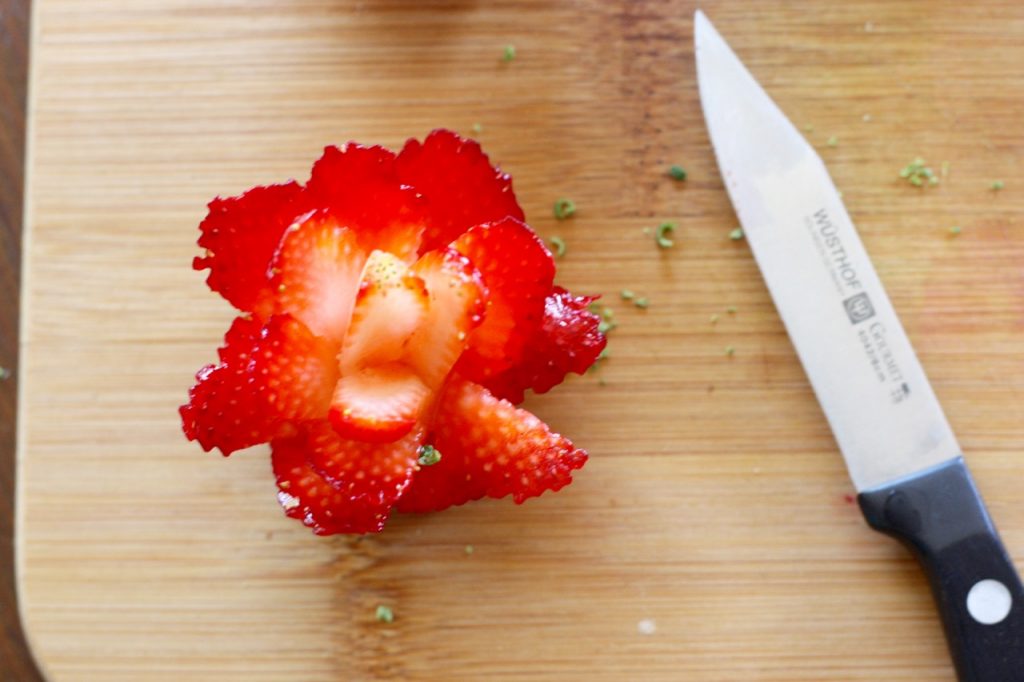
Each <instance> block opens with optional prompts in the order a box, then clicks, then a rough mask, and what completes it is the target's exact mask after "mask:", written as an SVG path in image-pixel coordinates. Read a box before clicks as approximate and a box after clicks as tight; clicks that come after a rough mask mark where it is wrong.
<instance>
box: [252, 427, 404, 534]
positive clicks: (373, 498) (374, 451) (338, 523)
mask: <svg viewBox="0 0 1024 682" xmlns="http://www.w3.org/2000/svg"><path fill="white" fill-rule="evenodd" d="M422 437H423V436H422V431H414V432H412V433H410V434H409V435H407V436H406V437H405V438H403V439H401V440H399V441H396V442H394V443H389V444H387V445H377V444H374V445H370V444H367V443H362V442H359V441H350V440H344V439H342V438H341V437H340V436H338V434H337V433H335V432H334V430H333V429H331V427H330V425H329V424H327V422H324V421H319V422H311V423H310V424H309V425H308V426H307V427H306V428H305V429H302V430H301V431H299V433H298V434H296V435H294V436H291V437H288V438H280V439H277V440H275V441H274V442H273V443H272V444H271V452H272V455H271V459H272V463H273V467H274V475H275V477H276V478H277V486H278V490H279V492H278V495H277V497H278V501H279V502H280V503H281V506H282V507H284V510H285V513H286V514H287V515H288V516H290V517H292V518H296V519H299V520H301V521H302V522H303V523H305V524H306V525H307V526H309V527H310V528H312V529H313V532H315V533H317V534H318V535H331V534H334V533H375V532H378V531H380V529H381V528H383V526H384V521H385V520H387V517H388V514H389V513H390V511H391V508H392V506H394V503H395V500H396V499H398V497H399V496H400V495H401V494H402V493H403V492H404V491H405V489H406V488H407V487H408V485H409V481H410V480H411V477H412V474H413V472H414V471H415V470H416V468H417V464H416V455H417V452H418V451H419V444H420V441H421V439H422Z"/></svg>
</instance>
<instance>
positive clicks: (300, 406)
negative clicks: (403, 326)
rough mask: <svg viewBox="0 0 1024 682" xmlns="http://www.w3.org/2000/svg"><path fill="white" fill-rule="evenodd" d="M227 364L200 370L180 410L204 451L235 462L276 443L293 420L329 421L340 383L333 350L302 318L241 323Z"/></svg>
mask: <svg viewBox="0 0 1024 682" xmlns="http://www.w3.org/2000/svg"><path fill="white" fill-rule="evenodd" d="M220 357H221V362H220V364H219V365H208V366H207V367H204V368H203V369H202V370H200V371H199V374H197V375H196V385H195V386H194V387H193V388H192V390H191V391H189V402H188V404H186V405H183V406H182V407H181V408H180V410H179V411H180V413H181V418H182V422H183V424H184V429H185V433H186V435H187V436H188V437H189V438H191V439H194V440H198V441H199V444H200V445H202V446H203V449H205V450H212V449H213V448H215V447H216V448H219V449H220V450H221V452H223V453H224V454H225V455H229V454H231V453H232V452H234V451H235V450H240V449H242V448H247V447H250V446H252V445H256V444H258V443H263V442H266V441H268V440H270V439H271V438H273V437H274V436H275V435H277V434H278V433H279V432H280V431H281V429H282V427H284V426H285V422H287V421H289V420H302V419H313V418H322V417H323V416H324V415H326V413H327V408H328V406H329V404H330V396H331V389H332V387H333V386H334V383H335V382H336V381H337V376H338V370H337V363H336V362H335V359H334V352H333V348H332V347H331V345H330V344H328V343H327V342H325V341H324V340H323V339H321V338H319V337H316V336H314V335H313V334H312V333H311V332H310V331H309V330H308V329H307V328H306V327H305V325H303V324H302V323H301V322H299V321H298V320H296V319H295V318H293V317H291V316H289V315H275V316H274V317H272V318H271V319H270V320H269V321H268V322H267V323H266V325H261V324H260V323H259V322H258V321H257V320H256V319H255V318H246V317H240V318H238V319H237V320H235V322H234V324H232V325H231V329H229V330H228V333H227V335H226V336H225V346H224V348H222V349H221V351H220Z"/></svg>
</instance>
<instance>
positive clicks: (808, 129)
mask: <svg viewBox="0 0 1024 682" xmlns="http://www.w3.org/2000/svg"><path fill="white" fill-rule="evenodd" d="M804 132H806V133H813V132H814V126H813V125H811V124H810V123H808V124H807V125H805V126H804Z"/></svg>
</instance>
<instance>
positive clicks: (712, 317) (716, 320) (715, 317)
mask: <svg viewBox="0 0 1024 682" xmlns="http://www.w3.org/2000/svg"><path fill="white" fill-rule="evenodd" d="M710 322H711V324H716V323H717V322H718V313H714V314H713V315H711V320H710Z"/></svg>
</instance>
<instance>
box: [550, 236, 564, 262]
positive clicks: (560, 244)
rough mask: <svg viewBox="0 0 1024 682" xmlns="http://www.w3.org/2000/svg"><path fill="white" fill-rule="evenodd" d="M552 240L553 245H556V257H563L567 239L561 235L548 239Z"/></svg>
mask: <svg viewBox="0 0 1024 682" xmlns="http://www.w3.org/2000/svg"><path fill="white" fill-rule="evenodd" d="M548 241H549V242H551V246H553V247H555V257H556V258H561V257H562V256H564V255H565V240H564V239H562V238H561V237H551V238H549V239H548Z"/></svg>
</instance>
